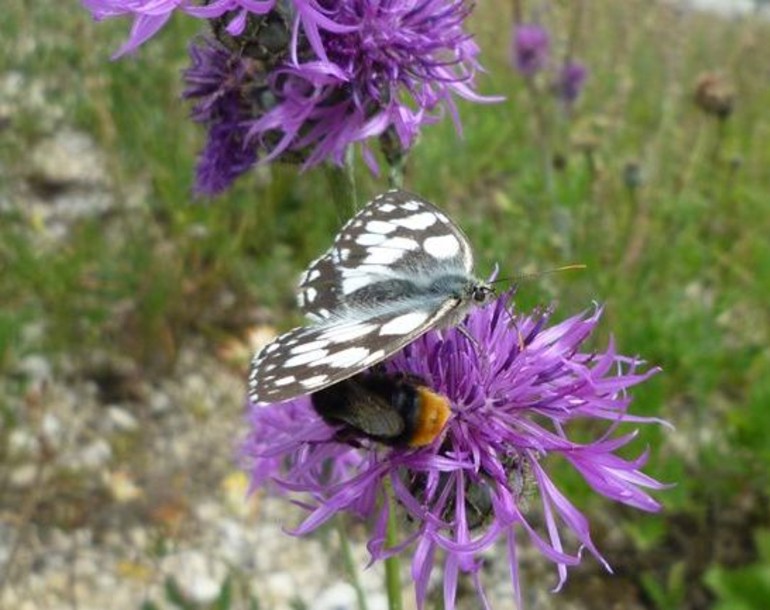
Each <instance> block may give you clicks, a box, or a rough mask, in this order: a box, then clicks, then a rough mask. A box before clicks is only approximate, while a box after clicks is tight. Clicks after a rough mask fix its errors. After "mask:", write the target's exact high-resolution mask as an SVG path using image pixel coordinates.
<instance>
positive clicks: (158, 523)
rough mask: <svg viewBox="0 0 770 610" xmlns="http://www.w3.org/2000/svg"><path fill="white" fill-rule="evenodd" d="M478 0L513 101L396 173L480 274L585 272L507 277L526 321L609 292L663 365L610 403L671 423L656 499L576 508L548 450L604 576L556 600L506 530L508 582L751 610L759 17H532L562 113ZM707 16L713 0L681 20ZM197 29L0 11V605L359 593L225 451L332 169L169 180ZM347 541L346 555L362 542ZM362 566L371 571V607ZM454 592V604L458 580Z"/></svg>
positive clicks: (322, 233) (760, 602)
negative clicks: (131, 48) (449, 227)
mask: <svg viewBox="0 0 770 610" xmlns="http://www.w3.org/2000/svg"><path fill="white" fill-rule="evenodd" d="M478 4H479V6H478V7H477V10H476V12H475V14H474V16H473V17H472V19H471V21H470V24H469V27H470V29H471V30H472V31H473V32H474V33H475V34H476V36H477V40H478V42H479V44H480V45H481V47H482V55H481V58H482V62H483V63H484V65H485V67H486V68H487V69H488V73H487V74H485V75H482V78H481V79H480V80H479V89H480V91H481V92H482V93H486V94H498V93H499V94H504V95H505V96H506V101H505V102H503V103H500V104H493V105H474V104H470V103H460V115H461V119H462V123H463V138H462V139H458V138H457V136H456V134H455V131H454V127H453V126H452V124H451V121H444V122H442V123H440V124H439V125H436V126H432V127H428V128H426V129H425V130H424V134H423V137H422V139H421V141H420V143H419V145H418V146H417V147H416V149H415V151H414V153H413V154H412V156H411V158H410V162H409V166H408V169H407V172H406V180H405V185H406V187H407V188H409V189H410V190H413V191H415V192H417V193H420V194H422V195H423V196H425V197H426V198H428V199H430V200H432V201H435V202H437V203H438V204H440V205H441V206H443V207H445V208H446V209H447V210H448V211H449V212H450V213H451V214H452V215H453V217H455V218H456V219H457V220H458V222H459V224H460V225H461V226H463V227H464V229H465V230H466V232H467V233H468V235H469V237H470V239H471V241H472V243H473V244H474V245H475V248H476V253H477V260H478V272H479V274H480V275H482V276H484V275H486V274H487V273H489V272H490V271H491V270H492V269H493V267H494V265H495V264H499V265H500V267H501V270H502V271H501V273H502V275H504V276H509V275H520V274H529V273H535V274H537V273H539V272H543V271H547V270H549V269H554V268H556V267H559V266H562V265H565V264H569V263H583V264H585V265H587V269H586V270H584V271H570V272H564V273H556V274H548V275H539V276H537V275H536V276H535V277H534V278H533V279H525V280H523V281H521V282H520V283H519V289H518V294H517V301H516V305H517V307H520V308H522V309H528V308H531V307H533V306H536V305H542V304H551V303H555V304H556V305H557V308H556V317H557V319H558V318H562V317H567V316H569V315H571V314H574V313H576V312H578V311H581V310H583V309H586V308H589V307H591V304H592V302H593V301H598V302H601V303H603V304H604V305H605V307H606V313H605V316H604V319H603V322H602V325H601V332H602V334H601V336H600V337H599V338H598V341H599V344H602V345H603V344H604V343H605V342H606V341H607V339H608V338H609V337H610V336H612V337H614V339H615V340H616V341H617V344H618V349H619V351H620V352H621V353H626V354H629V355H639V356H641V357H643V358H644V359H646V360H647V362H649V363H650V364H651V365H656V366H660V367H662V369H663V373H662V374H659V375H657V376H656V377H654V378H653V379H652V380H651V381H649V382H647V383H645V384H643V385H642V386H639V387H638V388H636V389H635V392H634V396H635V402H634V407H633V409H634V410H635V412H637V413H640V414H644V415H650V416H658V417H663V418H666V419H668V420H669V421H670V422H671V423H672V424H673V425H674V426H675V427H676V429H675V431H669V430H666V429H664V428H658V429H654V428H653V427H649V428H650V429H645V430H643V431H642V434H641V436H640V439H639V441H638V443H637V444H636V446H635V447H636V449H637V450H640V451H641V450H642V449H643V448H644V447H649V449H650V451H651V458H650V462H649V465H648V467H647V468H646V469H645V471H646V472H648V473H649V474H651V475H653V476H655V477H656V478H658V479H661V480H663V481H666V482H671V483H674V484H675V486H674V487H673V488H671V489H669V490H667V491H665V492H661V493H658V494H657V498H658V499H660V500H661V501H662V502H663V504H664V506H665V509H664V511H663V512H662V513H660V514H658V515H649V514H644V513H639V512H636V511H633V510H631V509H626V508H623V507H618V506H614V505H611V504H610V503H609V502H607V501H604V500H602V499H599V498H597V497H594V495H593V494H592V493H591V492H590V491H589V490H588V489H587V488H586V486H585V485H584V484H583V483H582V482H581V481H580V480H579V478H578V477H576V476H575V475H574V474H573V473H571V472H570V470H569V469H568V468H567V467H564V465H559V464H553V467H554V469H555V470H554V472H555V473H556V474H554V479H556V480H557V482H558V483H559V484H560V485H561V486H562V487H563V488H566V490H567V492H568V493H569V494H570V497H571V498H572V499H573V501H574V502H575V504H576V505H577V506H578V507H579V508H581V510H583V511H584V512H585V513H586V514H587V515H588V516H589V518H590V519H591V521H592V524H593V533H594V539H595V542H596V543H597V546H598V547H599V549H601V550H602V552H603V553H604V555H605V557H606V558H607V560H608V561H609V562H610V564H611V565H612V566H613V568H614V571H615V574H614V575H608V574H607V573H606V572H605V571H604V570H603V569H602V567H601V566H600V565H598V564H597V562H595V561H594V560H593V559H592V558H590V557H589V558H586V559H585V561H584V562H583V564H582V565H580V566H579V567H577V568H574V569H572V570H571V572H570V579H569V581H568V583H567V585H566V587H565V589H564V591H563V592H561V593H559V594H552V593H550V591H549V589H550V588H551V587H553V586H554V584H555V582H556V578H555V574H554V573H553V570H552V568H551V567H550V566H549V565H547V564H546V562H544V561H543V560H541V559H540V558H539V557H538V554H537V553H536V552H534V551H532V549H528V548H524V549H523V550H522V562H523V564H524V570H525V571H524V574H525V575H524V577H523V583H524V587H525V599H526V600H528V603H529V604H530V607H532V608H556V607H558V608H575V609H582V608H591V609H604V608H623V609H626V608H628V609H637V608H638V609H702V608H716V609H731V610H733V609H738V610H742V609H750V608H757V609H760V608H767V607H768V604H770V529H768V528H770V518H769V512H770V511H769V509H768V492H769V489H768V468H769V467H770V348H769V344H770V309H769V308H768V293H769V292H770V240H768V235H770V112H769V111H768V109H770V87H769V86H768V85H769V84H770V59H768V58H770V22H769V21H768V20H767V12H766V11H765V10H764V8H763V7H762V6H761V5H763V4H765V3H764V2H759V1H758V0H757V1H756V2H749V1H745V2H738V0H735V1H731V0H726V1H725V2H723V3H719V2H714V1H712V2H699V3H695V4H697V5H699V6H701V8H697V7H695V6H694V5H687V4H685V3H674V2H662V1H649V0H627V1H624V2H616V1H612V0H585V1H577V2H566V1H563V2H556V1H551V2H539V3H523V4H522V10H523V18H524V19H525V20H528V19H532V18H537V20H538V21H539V22H540V23H541V24H542V25H543V26H544V27H546V28H547V29H548V30H549V31H550V33H551V36H552V42H553V45H554V46H553V48H554V51H555V52H556V53H557V54H559V53H560V54H561V55H563V56H565V57H566V56H567V55H566V54H569V55H570V56H572V57H574V58H579V60H580V62H582V64H583V65H584V66H585V67H586V68H587V70H588V79H587V80H586V81H585V84H584V86H583V88H582V89H581V91H580V92H579V96H577V97H576V99H574V100H571V101H569V103H565V102H564V100H563V99H560V98H559V96H558V95H554V92H553V90H552V89H551V88H550V87H549V86H548V84H547V82H546V81H547V76H543V77H542V78H541V79H540V80H539V81H527V80H526V79H524V78H523V77H522V75H521V74H520V73H519V72H517V71H516V70H515V69H514V67H513V65H512V63H511V60H510V52H511V39H510V34H511V25H512V23H513V19H514V16H513V14H514V11H513V5H511V4H509V3H499V2H479V3H478ZM714 5H716V6H717V7H718V8H722V9H725V8H726V9H729V10H727V11H721V10H711V9H710V8H709V9H703V8H702V7H703V6H707V7H712V6H714ZM200 26H201V24H200V22H197V21H194V20H190V19H184V18H176V19H174V20H172V22H171V24H170V25H169V26H167V27H166V28H165V29H164V30H163V31H162V33H161V34H159V35H158V36H156V37H155V38H154V39H153V40H152V41H150V42H149V43H148V44H146V45H144V46H142V47H141V49H140V50H139V52H138V53H137V54H136V55H134V56H131V57H127V58H124V59H122V60H120V61H115V62H111V61H110V60H109V57H110V55H111V54H112V53H113V52H114V51H115V50H116V49H117V48H118V46H119V45H120V44H121V42H122V41H123V40H125V37H126V36H127V32H128V28H129V24H128V22H125V21H120V20H117V21H110V22H106V23H102V24H99V25H98V26H97V25H95V24H93V23H92V21H91V19H90V17H89V15H88V13H87V12H86V11H85V10H83V9H82V7H81V6H80V5H79V4H77V3H76V2H75V1H74V0H67V1H65V2H55V3H51V2H48V3H30V2H27V1H25V0H5V1H4V2H3V8H2V18H0V39H2V41H3V42H2V49H3V51H2V53H0V607H2V608H9V609H23V610H34V609H49V608H73V609H76V608H77V609H92V608H93V609H97V608H120V609H124V608H125V609H134V608H136V609H142V610H153V609H166V608H183V609H189V608H194V609H198V608H201V609H202V608H212V609H214V608H216V609H218V610H225V609H229V608H248V609H256V608H261V609H263V610H264V609H270V610H272V609H279V610H280V609H283V608H287V609H295V610H296V609H301V608H309V609H311V610H331V609H333V608H338V609H346V608H349V607H350V608H352V607H354V606H352V605H345V604H346V603H348V604H350V603H352V602H350V601H347V602H346V600H350V599H351V598H350V590H349V587H348V585H346V584H345V583H346V581H347V577H346V574H345V571H344V569H343V568H342V565H343V562H341V560H340V552H341V550H340V545H339V541H338V538H337V537H336V535H335V532H334V530H330V531H328V532H322V533H321V535H320V536H318V537H316V538H315V539H313V540H297V539H295V538H292V537H290V536H288V535H286V534H285V533H284V532H283V531H282V529H281V526H282V525H284V526H290V525H291V524H292V523H296V519H294V520H293V517H292V515H291V514H290V513H287V512H286V506H285V504H281V503H278V504H276V503H274V502H273V501H271V500H270V499H268V498H264V497H262V496H260V495H259V494H257V495H255V496H252V497H250V499H248V500H245V499H244V497H245V493H246V488H247V481H246V479H245V477H244V475H243V474H242V473H240V472H239V471H238V469H237V466H236V463H235V452H236V445H237V443H236V440H237V439H238V438H239V437H240V436H241V435H243V434H244V433H245V426H244V422H243V405H244V400H245V378H246V371H247V368H248V359H249V357H250V355H251V353H252V351H253V350H254V349H255V348H256V347H258V346H259V345H260V344H262V343H263V342H264V341H266V340H268V339H269V338H270V337H272V336H273V335H274V334H275V333H276V332H279V331H282V330H284V329H286V328H288V327H290V326H291V325H293V324H295V323H297V322H298V321H299V316H298V314H297V312H296V309H295V307H294V283H295V278H296V277H297V276H298V274H299V272H300V271H301V270H302V269H303V268H304V266H305V265H306V264H307V262H308V261H309V260H310V259H312V258H314V257H315V256H316V255H317V254H318V253H319V252H320V251H321V250H323V249H325V248H326V247H327V246H328V244H329V243H330V241H331V238H332V236H333V234H334V232H335V231H336V230H337V229H338V228H339V226H340V224H341V222H342V220H344V219H342V218H340V217H339V216H338V214H337V211H336V207H335V206H333V205H331V204H330V197H331V195H330V192H331V189H330V183H329V180H328V179H327V177H326V176H325V175H324V173H323V172H321V171H309V172H306V173H304V174H302V175H299V176H298V173H297V170H296V168H295V167H291V166H279V165H273V166H266V167H261V168H258V169H257V170H256V171H254V172H252V173H251V174H249V175H248V176H246V177H245V178H243V179H241V180H239V181H238V182H237V184H236V186H235V188H234V189H232V190H231V191H230V192H228V193H227V194H226V195H224V196H222V197H220V198H218V199H216V200H195V199H194V198H193V197H192V195H191V184H192V182H193V169H194V165H195V155H196V152H197V151H198V150H199V149H200V148H201V146H202V142H203V136H204V133H203V131H202V130H201V129H200V128H199V126H196V125H194V124H193V123H192V122H191V121H190V120H189V118H188V113H189V107H188V106H186V105H185V104H183V103H181V102H180V92H181V89H182V82H181V78H180V72H181V71H182V70H183V69H184V68H185V67H186V65H187V62H188V58H187V52H186V45H187V42H188V41H189V39H190V38H191V36H193V35H194V34H195V33H196V32H198V31H199V28H200ZM360 165H362V164H360ZM357 183H358V189H359V193H360V196H361V198H368V197H369V196H372V195H375V194H377V193H378V192H380V191H382V190H384V189H385V188H386V182H385V179H384V178H379V179H377V178H373V177H372V176H370V175H369V174H368V172H367V171H366V170H365V168H363V166H362V167H361V168H360V171H359V172H358V176H357ZM297 515H299V511H297ZM352 537H353V539H354V540H355V539H356V533H355V531H353V534H352ZM363 539H364V538H363V536H362V537H361V540H363ZM352 552H353V555H354V557H355V558H356V561H357V562H358V563H359V564H360V566H364V565H365V563H366V559H367V553H366V550H365V548H364V547H363V546H362V545H360V544H354V547H353V549H352ZM488 564H489V565H488V566H487V568H485V569H486V570H487V571H488V572H489V576H488V577H485V578H487V580H490V579H491V580H492V581H493V582H495V579H496V578H497V576H499V582H500V585H499V586H493V587H492V591H491V594H490V595H491V597H492V599H493V600H494V607H495V608H496V609H498V610H499V609H505V608H513V605H514V604H513V601H512V596H511V593H510V585H509V583H508V580H507V579H508V576H507V574H506V565H505V562H504V561H502V560H501V562H500V564H499V565H498V564H497V563H496V562H495V557H494V556H491V557H490V558H489V562H488ZM380 570H381V567H380V566H375V567H374V568H370V569H368V570H366V571H364V572H363V575H362V579H363V584H364V587H365V588H366V590H367V591H369V593H370V598H371V608H372V609H376V608H381V607H383V606H382V605H381V604H382V603H383V598H382V594H381V583H382V573H381V571H380ZM346 596H347V597H346ZM440 597H441V596H440V587H439V588H438V590H437V595H436V600H437V601H436V604H437V605H436V606H435V607H436V608H440V607H441V606H440ZM407 599H409V600H411V597H410V596H409V595H407ZM410 603H411V601H410ZM378 604H380V605H378ZM459 604H460V606H461V607H462V608H475V607H477V604H478V602H477V600H476V597H475V593H474V592H473V591H472V588H470V589H469V591H468V594H467V597H466V598H462V599H461V600H460V602H459Z"/></svg>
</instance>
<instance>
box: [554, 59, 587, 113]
mask: <svg viewBox="0 0 770 610" xmlns="http://www.w3.org/2000/svg"><path fill="white" fill-rule="evenodd" d="M587 78H588V68H586V67H585V66H584V65H583V64H582V63H580V62H578V61H568V62H567V63H566V64H564V66H563V67H562V69H561V73H560V74H559V76H558V78H557V80H556V82H555V83H554V91H555V92H556V96H557V97H558V98H559V99H561V100H562V101H563V102H564V103H565V104H567V105H568V106H569V105H572V104H574V103H575V101H576V100H577V98H578V97H579V96H580V93H581V92H582V91H583V86H584V85H585V82H586V79H587Z"/></svg>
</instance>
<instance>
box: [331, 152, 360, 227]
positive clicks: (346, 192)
mask: <svg viewBox="0 0 770 610" xmlns="http://www.w3.org/2000/svg"><path fill="white" fill-rule="evenodd" d="M325 173H326V179H327V181H328V183H329V193H330V194H331V198H332V201H333V202H334V207H335V208H336V209H337V216H338V217H339V218H338V220H339V221H340V222H345V221H346V220H347V219H348V218H350V217H351V216H352V215H353V214H355V212H356V209H357V205H356V185H355V179H354V177H353V170H352V168H350V167H349V165H348V164H347V163H346V164H345V166H344V167H337V166H336V165H327V166H326V172H325Z"/></svg>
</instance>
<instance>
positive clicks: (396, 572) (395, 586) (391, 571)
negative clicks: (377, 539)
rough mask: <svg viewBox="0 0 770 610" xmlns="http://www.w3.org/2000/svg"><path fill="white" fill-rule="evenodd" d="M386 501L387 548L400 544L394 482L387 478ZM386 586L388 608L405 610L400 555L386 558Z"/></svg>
mask: <svg viewBox="0 0 770 610" xmlns="http://www.w3.org/2000/svg"><path fill="white" fill-rule="evenodd" d="M385 501H386V502H387V503H388V529H387V532H386V534H385V545H386V547H387V548H393V547H394V546H396V544H398V521H397V520H396V510H395V508H396V501H395V498H394V495H393V484H392V483H391V481H390V479H385ZM385 588H386V589H387V592H388V610H403V608H404V602H403V599H402V598H401V559H400V558H399V556H398V555H392V556H391V557H388V558H387V559H386V560H385Z"/></svg>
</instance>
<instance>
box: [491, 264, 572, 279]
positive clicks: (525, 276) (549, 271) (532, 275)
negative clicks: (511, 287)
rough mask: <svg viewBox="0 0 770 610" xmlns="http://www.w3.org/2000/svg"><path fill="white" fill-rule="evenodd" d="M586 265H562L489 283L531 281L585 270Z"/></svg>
mask: <svg viewBox="0 0 770 610" xmlns="http://www.w3.org/2000/svg"><path fill="white" fill-rule="evenodd" d="M586 268H587V265H584V264H582V263H575V264H573V265H564V266H563V267H556V268H555V269H547V270H545V271H534V272H532V273H521V274H519V275H511V276H509V277H500V278H497V279H496V280H492V281H491V282H489V283H490V284H499V283H501V282H519V281H521V280H531V279H533V278H536V277H542V276H544V275H551V274H552V273H560V272H561V271H572V270H575V269H586Z"/></svg>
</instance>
